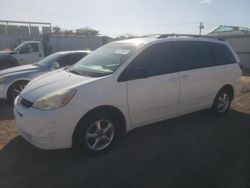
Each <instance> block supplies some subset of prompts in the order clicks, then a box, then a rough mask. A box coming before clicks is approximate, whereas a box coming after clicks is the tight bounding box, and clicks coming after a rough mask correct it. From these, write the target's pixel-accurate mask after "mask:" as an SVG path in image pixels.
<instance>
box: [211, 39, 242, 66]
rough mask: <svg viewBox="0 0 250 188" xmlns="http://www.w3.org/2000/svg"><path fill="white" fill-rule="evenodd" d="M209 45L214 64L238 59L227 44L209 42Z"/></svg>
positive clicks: (232, 61)
mask: <svg viewBox="0 0 250 188" xmlns="http://www.w3.org/2000/svg"><path fill="white" fill-rule="evenodd" d="M208 46H209V49H210V51H211V53H212V56H213V59H214V65H226V64H232V63H236V61H237V60H236V59H235V57H234V55H233V53H232V52H231V50H230V49H229V48H228V47H227V46H226V45H224V44H219V43H209V44H208Z"/></svg>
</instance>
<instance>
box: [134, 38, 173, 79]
mask: <svg viewBox="0 0 250 188" xmlns="http://www.w3.org/2000/svg"><path fill="white" fill-rule="evenodd" d="M133 66H134V67H143V68H146V69H147V70H148V74H149V76H156V75H161V74H166V73H170V72H173V66H172V49H171V46H170V44H168V43H158V44H154V45H152V46H149V47H148V48H146V49H145V50H144V51H142V52H141V53H140V54H139V55H138V56H137V57H136V58H135V59H134V60H133V62H131V64H130V68H131V67H133Z"/></svg>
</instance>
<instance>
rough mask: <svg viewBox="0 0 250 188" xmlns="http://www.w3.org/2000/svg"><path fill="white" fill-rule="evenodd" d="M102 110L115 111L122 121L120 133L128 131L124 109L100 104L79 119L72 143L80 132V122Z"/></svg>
mask: <svg viewBox="0 0 250 188" xmlns="http://www.w3.org/2000/svg"><path fill="white" fill-rule="evenodd" d="M101 112H109V113H113V114H114V115H115V116H116V117H117V118H119V119H120V121H121V127H120V128H121V129H120V133H119V134H121V135H122V134H124V133H126V130H127V127H126V118H125V116H124V114H123V113H122V111H121V110H120V109H119V108H117V107H115V106H111V105H102V106H98V107H95V108H93V109H92V110H89V111H88V112H87V113H86V114H84V115H83V116H82V117H81V119H80V120H79V121H78V123H77V125H76V126H75V128H74V131H73V135H72V145H73V144H74V143H75V138H76V137H77V134H78V129H79V127H80V125H81V124H80V122H81V121H84V119H87V118H88V117H90V116H91V115H92V114H94V113H101Z"/></svg>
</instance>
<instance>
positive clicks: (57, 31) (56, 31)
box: [53, 26, 62, 34]
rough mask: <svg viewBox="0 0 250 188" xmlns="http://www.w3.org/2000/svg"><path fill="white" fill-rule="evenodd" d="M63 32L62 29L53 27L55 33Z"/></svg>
mask: <svg viewBox="0 0 250 188" xmlns="http://www.w3.org/2000/svg"><path fill="white" fill-rule="evenodd" d="M61 31H62V29H61V28H60V27H58V26H55V27H53V33H55V34H60V33H61Z"/></svg>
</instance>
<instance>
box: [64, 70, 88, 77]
mask: <svg viewBox="0 0 250 188" xmlns="http://www.w3.org/2000/svg"><path fill="white" fill-rule="evenodd" d="M65 70H67V71H69V72H71V73H73V74H77V75H81V76H85V77H90V76H89V75H87V74H83V73H81V72H79V71H77V70H72V69H65Z"/></svg>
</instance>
